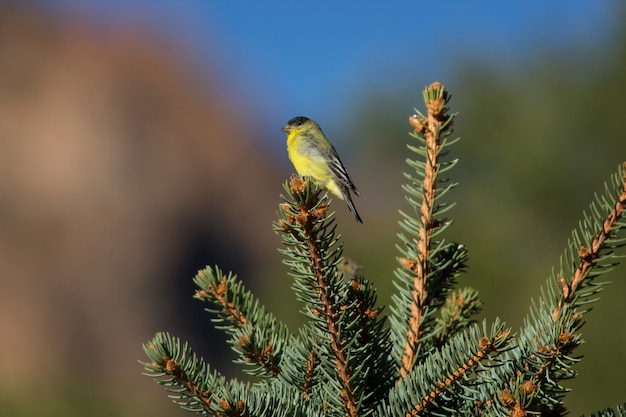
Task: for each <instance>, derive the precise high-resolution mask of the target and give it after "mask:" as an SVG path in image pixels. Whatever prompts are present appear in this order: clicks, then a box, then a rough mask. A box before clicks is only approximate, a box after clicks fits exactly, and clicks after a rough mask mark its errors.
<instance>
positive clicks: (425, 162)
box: [143, 83, 626, 417]
mask: <svg viewBox="0 0 626 417" xmlns="http://www.w3.org/2000/svg"><path fill="white" fill-rule="evenodd" d="M449 100H450V95H449V94H448V92H447V90H446V89H445V87H443V86H442V85H441V84H439V83H434V84H432V85H431V86H429V87H427V88H426V89H425V91H424V102H425V105H426V113H425V114H421V113H420V112H417V113H416V114H415V115H414V116H411V117H410V118H409V123H410V124H411V126H412V127H413V129H414V131H413V132H412V133H411V136H412V137H413V138H414V142H412V143H411V144H409V145H408V147H409V149H410V150H411V151H412V152H413V153H414V154H415V156H414V158H412V159H408V160H407V163H408V165H409V167H410V168H411V170H410V173H407V174H405V175H406V179H407V181H408V182H407V183H406V184H405V185H404V187H403V188H404V190H405V192H406V198H407V201H408V203H409V205H410V207H411V211H410V212H408V213H405V212H401V221H400V226H401V228H402V233H400V234H399V239H400V243H399V245H398V250H399V256H398V267H397V269H396V273H395V280H394V283H395V286H396V293H395V294H394V296H393V305H392V306H391V308H390V311H389V313H388V314H386V313H385V312H384V311H383V309H382V307H381V306H378V305H377V303H376V293H375V291H374V288H373V286H372V284H371V283H370V282H369V281H367V280H366V279H365V278H364V277H362V276H360V275H359V274H358V269H356V268H355V265H354V264H353V263H351V262H349V261H346V259H345V258H344V256H343V245H342V243H341V241H340V236H339V235H337V234H336V223H335V221H334V214H333V213H332V212H330V211H329V200H328V197H327V195H326V194H325V193H324V192H323V191H321V190H320V189H318V188H316V186H315V185H314V184H313V183H312V182H311V181H310V180H308V179H306V178H304V179H303V178H299V177H293V178H292V179H291V180H290V181H289V182H288V183H287V184H285V191H286V197H283V200H284V201H283V203H281V204H280V206H279V219H278V221H277V222H276V223H275V225H274V229H275V231H276V232H277V233H278V234H279V235H280V236H281V237H282V240H283V243H284V245H285V247H284V249H281V252H282V253H283V254H284V256H285V260H284V262H285V263H286V264H287V265H288V266H289V267H290V269H291V273H290V274H291V276H292V278H293V290H294V292H295V294H296V297H297V298H298V299H299V301H300V302H301V303H302V308H301V313H302V314H304V316H305V317H306V318H307V322H306V324H305V325H304V326H303V327H302V328H301V329H299V331H298V332H293V331H291V330H290V329H288V328H287V326H286V325H284V324H283V323H281V322H280V321H279V320H277V319H276V317H274V316H273V315H272V314H271V313H269V312H268V311H267V310H266V309H265V308H264V307H263V306H262V305H261V304H260V302H259V301H258V300H257V299H256V298H255V297H254V295H253V294H252V293H251V292H249V291H248V290H246V289H245V288H244V286H243V285H242V283H241V281H239V280H238V278H237V277H236V276H235V275H233V274H232V273H224V272H223V271H221V270H220V269H219V268H218V267H206V268H205V269H203V270H201V271H199V272H198V274H197V275H196V277H195V279H194V281H195V283H196V284H197V286H198V288H199V289H198V290H197V291H196V294H195V297H196V298H198V299H200V300H202V301H205V302H207V303H208V305H209V307H208V308H207V310H208V311H209V312H210V313H211V314H212V317H213V318H212V320H213V321H214V322H215V323H216V324H217V325H218V326H219V328H221V329H223V330H224V331H225V332H226V333H227V334H228V335H229V336H230V339H229V340H230V343H231V345H232V347H233V349H234V350H235V352H236V353H237V355H238V359H237V362H239V363H240V364H241V365H242V366H243V367H244V369H245V370H246V372H248V373H249V374H251V375H253V376H255V377H256V378H254V382H244V381H240V380H237V379H230V380H229V379H227V378H225V377H224V376H222V375H220V374H219V373H218V372H216V371H215V370H213V369H212V368H211V367H210V365H209V364H207V363H206V362H205V361H204V360H203V359H201V358H198V357H197V356H196V355H195V354H194V353H193V351H192V350H191V349H190V348H189V346H188V345H187V344H186V343H183V342H182V341H180V340H179V339H178V338H176V337H172V336H170V335H168V334H167V333H158V334H157V335H156V336H155V337H154V338H153V339H152V340H151V341H150V342H148V343H146V344H145V345H144V350H145V352H146V354H147V356H148V358H149V360H148V361H147V362H145V363H143V365H144V367H145V369H146V371H147V374H148V375H150V376H152V377H154V378H155V379H156V380H157V382H159V383H160V384H162V385H164V386H165V387H166V389H167V390H168V391H169V392H170V395H171V397H172V398H173V399H174V401H175V402H176V403H177V404H179V405H180V406H181V407H182V408H184V409H187V410H190V411H193V412H198V413H200V414H204V415H212V416H349V417H356V416H377V417H378V416H380V417H383V416H430V415H434V416H451V415H476V416H479V415H480V416H482V415H485V416H506V415H508V416H525V415H542V416H559V415H564V414H566V412H567V410H566V408H565V405H564V401H563V400H564V397H565V394H566V392H567V388H566V387H564V386H563V381H564V380H566V379H568V378H572V377H574V376H575V371H574V370H573V365H574V364H575V363H576V362H577V361H578V360H579V359H580V358H579V357H577V356H575V350H576V348H577V347H578V346H579V345H580V344H581V343H582V338H581V328H582V326H583V324H584V315H585V313H587V312H588V311H589V310H590V307H589V305H590V303H592V302H594V301H595V300H596V299H597V295H598V292H599V291H600V290H601V289H602V287H603V285H604V284H605V283H604V282H602V281H600V280H599V278H600V277H601V275H602V274H604V273H605V272H607V271H609V270H610V269H612V268H613V267H614V266H615V265H616V260H617V258H618V255H616V254H615V250H616V249H618V248H619V247H621V246H623V245H624V242H625V240H624V238H620V237H619V232H620V230H621V229H622V228H624V227H626V223H625V222H624V221H623V214H624V209H625V208H626V165H625V166H624V167H620V169H619V170H618V172H617V173H616V174H615V175H613V177H612V178H611V181H610V182H609V183H608V184H607V185H606V187H605V193H604V195H603V196H596V198H595V202H593V203H592V204H591V206H590V209H589V211H588V212H587V213H585V214H584V216H583V220H582V221H581V222H580V224H579V227H578V228H577V229H575V230H574V231H573V233H572V236H571V239H570V240H569V244H568V247H567V248H566V250H565V253H564V254H563V256H562V257H561V260H560V263H559V265H558V267H557V268H556V269H555V270H554V271H553V273H552V275H551V276H550V277H549V278H548V280H547V282H546V284H545V286H544V287H543V289H542V296H541V297H540V299H539V300H537V301H535V302H533V303H532V305H531V309H530V314H529V315H528V317H527V318H526V320H525V321H524V325H523V326H522V328H521V329H520V330H519V331H518V332H517V333H516V334H514V333H513V332H512V330H511V329H510V328H508V327H507V326H506V325H505V324H504V323H503V322H501V320H499V319H497V318H496V319H494V320H493V321H492V322H491V323H488V322H487V321H483V322H482V323H476V322H475V320H473V318H472V317H473V316H474V315H475V313H476V312H477V311H478V310H479V309H480V300H479V299H478V294H477V292H476V291H475V290H474V289H472V288H467V287H464V288H463V287H461V288H460V287H458V286H457V280H458V278H459V277H460V276H461V274H462V273H463V272H464V271H465V268H466V266H467V262H468V251H467V248H466V247H465V246H464V245H462V244H459V243H456V242H448V241H446V240H445V239H444V238H443V237H442V232H444V231H445V230H446V229H447V227H448V226H449V225H450V224H451V220H449V219H448V218H447V217H445V216H446V215H447V213H448V211H449V210H450V209H451V208H452V207H453V206H454V204H453V203H451V202H448V201H446V200H445V198H446V196H447V195H448V191H450V190H451V189H452V188H454V187H456V186H457V184H456V183H454V182H451V181H450V179H449V178H448V177H447V174H448V172H449V171H450V170H451V169H453V168H454V167H455V165H456V163H457V160H456V159H450V158H448V152H449V150H450V147H451V146H452V145H454V144H455V143H456V142H457V141H458V138H451V134H452V126H453V121H454V119H455V117H456V114H451V113H449V109H448V104H449ZM594 415H595V414H594ZM597 415H598V416H610V415H620V416H626V412H625V410H624V408H623V407H618V408H617V409H616V411H615V410H605V411H601V412H599V413H598V414H597Z"/></svg>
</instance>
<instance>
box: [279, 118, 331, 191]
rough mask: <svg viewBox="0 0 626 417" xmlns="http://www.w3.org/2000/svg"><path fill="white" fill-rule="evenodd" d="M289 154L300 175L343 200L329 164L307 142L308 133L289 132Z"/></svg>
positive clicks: (300, 131) (299, 131)
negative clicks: (310, 179)
mask: <svg viewBox="0 0 626 417" xmlns="http://www.w3.org/2000/svg"><path fill="white" fill-rule="evenodd" d="M287 153H288V154H289V159H290V160H291V163H292V164H293V166H294V167H295V168H296V171H297V172H298V175H300V176H302V177H310V178H312V179H313V180H314V181H315V182H317V183H318V184H319V185H320V186H322V187H323V188H325V189H327V190H328V191H330V192H331V193H332V194H334V195H336V196H337V197H339V198H341V199H343V196H342V194H341V190H340V188H339V186H338V185H337V183H336V181H335V179H334V176H333V174H332V172H331V170H330V168H329V167H328V162H327V161H326V159H325V158H324V156H323V155H322V154H321V153H320V152H319V150H317V149H316V148H315V147H314V146H312V143H311V141H310V140H308V141H307V137H306V133H305V134H302V130H298V129H294V130H293V131H291V132H289V135H288V136H287Z"/></svg>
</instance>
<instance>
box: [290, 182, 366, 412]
mask: <svg viewBox="0 0 626 417" xmlns="http://www.w3.org/2000/svg"><path fill="white" fill-rule="evenodd" d="M313 189H314V186H313V184H312V183H311V182H310V181H309V180H307V181H306V182H305V181H303V180H302V179H301V178H299V177H293V178H292V179H291V182H290V184H289V188H288V191H289V192H290V194H291V195H292V196H294V197H295V199H294V200H295V204H289V203H285V204H283V205H282V206H281V215H282V219H281V221H280V222H279V227H280V229H281V230H282V231H283V233H282V234H281V235H282V236H284V237H285V244H286V245H288V246H289V245H292V246H293V248H292V249H291V251H290V252H289V255H290V256H291V257H292V258H293V259H294V260H295V261H296V262H295V263H293V262H290V263H289V264H290V265H291V266H292V267H295V269H296V271H297V272H296V271H294V275H295V277H296V278H297V279H298V278H300V279H301V280H300V282H299V284H300V286H301V288H296V291H299V292H300V294H303V295H304V294H305V296H304V297H303V299H308V300H307V301H309V303H308V309H309V311H310V313H309V311H307V312H306V314H307V315H308V316H311V314H312V315H313V317H314V318H315V321H317V322H318V323H319V322H321V323H322V325H323V326H324V329H325V332H324V333H325V334H324V335H323V336H325V337H327V338H328V340H329V347H330V352H329V353H330V356H332V358H333V361H334V365H335V371H336V376H337V378H338V381H337V382H338V383H339V386H340V390H339V391H340V392H339V393H338V394H339V396H340V398H341V403H342V405H343V407H344V408H345V412H346V415H348V416H351V417H356V416H357V407H358V405H357V398H356V394H355V391H354V387H353V386H352V374H351V370H350V369H349V366H348V353H347V351H346V345H345V341H344V339H343V338H342V336H341V335H340V332H339V320H340V318H339V310H338V305H337V304H336V303H335V298H336V297H339V292H338V291H337V288H338V282H337V268H336V265H337V263H338V261H339V259H340V257H341V248H339V249H337V250H332V249H331V247H332V246H333V244H334V243H335V242H336V239H335V238H334V234H333V232H332V229H330V230H331V232H330V233H326V232H327V231H328V230H329V227H330V223H327V222H326V221H325V220H326V219H325V218H324V216H325V214H326V211H327V210H328V205H327V204H324V203H323V200H324V199H321V200H320V199H319V195H320V191H319V190H317V191H313ZM329 260H330V262H328V261H329ZM302 272H304V274H302Z"/></svg>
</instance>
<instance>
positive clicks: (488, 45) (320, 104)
mask: <svg viewBox="0 0 626 417" xmlns="http://www.w3.org/2000/svg"><path fill="white" fill-rule="evenodd" d="M45 3H49V4H51V5H52V6H53V7H54V8H56V10H57V11H59V12H60V13H62V14H63V13H70V12H74V13H76V12H77V13H80V14H83V15H89V16H91V17H92V18H93V19H94V20H95V21H97V22H98V24H100V25H102V27H103V28H104V29H105V30H106V29H107V28H109V29H111V28H113V29H112V30H114V28H115V26H116V25H118V24H120V23H122V24H128V23H129V22H132V21H134V20H138V21H140V22H144V23H147V24H149V25H150V26H151V27H153V28H158V29H157V30H158V31H159V32H162V33H163V34H165V36H171V37H172V38H173V39H175V40H176V41H180V42H183V43H184V44H185V45H186V46H187V48H186V49H187V51H189V52H191V55H192V56H194V57H195V58H197V60H198V61H199V62H201V63H204V62H206V63H208V64H209V65H211V66H212V67H215V68H217V69H218V71H219V73H220V74H221V75H222V77H223V78H224V80H225V83H226V85H227V86H228V88H230V89H231V91H233V92H234V93H235V94H236V95H237V96H238V98H240V99H241V100H242V101H243V103H245V104H246V105H247V106H248V108H249V109H251V110H252V111H254V112H258V115H259V118H260V119H262V120H268V124H272V125H275V124H276V123H277V122H276V120H278V121H279V122H280V123H283V122H284V120H286V119H288V118H290V117H291V116H294V115H297V114H304V115H311V116H312V117H315V118H319V119H326V120H329V123H337V120H338V119H339V116H337V115H338V113H340V112H341V111H342V109H344V108H345V106H351V105H353V104H354V97H355V95H356V96H358V92H359V91H363V90H364V89H373V90H377V89H379V90H382V91H384V90H385V88H386V86H387V85H393V86H397V85H398V84H399V83H403V84H402V85H407V86H410V87H413V88H415V89H416V91H419V90H420V89H421V88H422V87H423V86H424V85H426V84H427V83H430V82H432V81H434V80H441V81H443V82H444V83H445V82H446V77H447V75H448V74H450V73H451V70H452V69H453V68H452V66H453V65H454V64H455V62H458V60H459V59H477V60H480V59H482V58H481V57H488V58H489V59H492V60H496V61H497V62H498V63H499V65H503V66H506V65H511V66H514V65H517V64H518V63H520V62H523V60H524V58H525V57H526V56H530V54H532V52H533V51H534V50H537V49H539V50H550V49H551V48H560V47H562V46H567V47H570V48H571V47H575V46H576V45H577V44H581V45H582V44H585V45H587V46H589V45H590V44H593V43H594V42H597V43H602V42H603V40H604V39H605V38H606V36H607V33H606V31H607V24H608V22H610V19H611V14H612V11H613V10H614V9H615V7H616V4H617V2H616V1H615V0H598V1H591V0H588V1H582V0H581V1H572V0H554V1H539V0H525V1H515V2H513V1H493V0H492V1H460V0H459V1H447V2H446V1H436V0H431V1H418V0H414V1H398V0H392V1H387V2H369V3H368V2H354V1H345V2H337V1H325V0H324V1H316V2H297V1H291V2H289V1H283V0H281V1H277V0H268V1H262V2H252V1H251V2H241V1H239V2H238V1H218V0H107V1H102V0H100V1H96V0H47V1H45ZM280 123H279V124H280Z"/></svg>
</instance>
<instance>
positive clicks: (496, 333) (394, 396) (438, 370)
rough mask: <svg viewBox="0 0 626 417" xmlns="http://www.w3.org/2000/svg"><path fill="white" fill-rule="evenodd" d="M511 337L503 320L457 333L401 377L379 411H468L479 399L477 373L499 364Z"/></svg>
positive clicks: (406, 413)
mask: <svg viewBox="0 0 626 417" xmlns="http://www.w3.org/2000/svg"><path fill="white" fill-rule="evenodd" d="M510 340H511V333H510V331H509V330H507V329H505V328H504V325H503V324H502V323H499V322H496V323H495V324H494V325H493V326H492V327H491V329H490V330H488V329H487V325H486V322H485V323H483V328H482V329H480V327H478V326H473V327H472V328H470V329H468V330H466V331H465V332H463V333H460V334H458V335H457V336H454V337H453V338H452V339H451V340H450V343H448V344H447V345H446V346H444V347H443V348H442V349H441V350H440V351H437V352H434V353H432V354H431V355H429V356H428V357H427V358H426V359H425V360H424V361H423V362H422V363H420V364H419V365H417V366H416V367H415V368H414V369H413V370H412V371H411V373H409V374H408V375H407V376H406V377H405V378H403V379H401V380H399V382H398V384H397V385H396V386H395V387H394V388H392V390H391V392H390V393H389V399H388V402H387V403H385V404H384V406H382V407H381V408H380V409H379V410H378V414H377V415H379V416H381V417H382V416H397V415H403V416H420V415H442V414H440V413H445V415H456V414H464V415H467V407H470V406H471V407H472V408H475V407H474V403H475V402H476V401H477V399H478V395H477V386H478V384H479V382H478V378H477V377H476V376H477V375H479V374H480V373H482V372H483V367H484V366H489V367H493V366H498V364H499V362H498V361H497V356H498V355H500V354H501V353H503V352H505V351H506V350H507V349H509V342H510ZM487 369H490V368H487ZM488 380H489V379H486V380H485V381H488ZM463 402H466V405H465V406H462V405H461V404H462V403H463Z"/></svg>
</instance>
